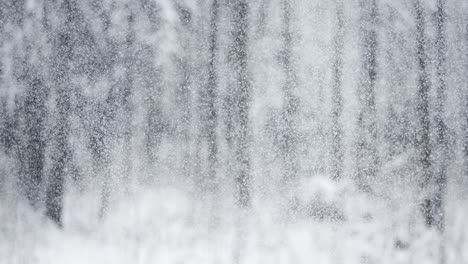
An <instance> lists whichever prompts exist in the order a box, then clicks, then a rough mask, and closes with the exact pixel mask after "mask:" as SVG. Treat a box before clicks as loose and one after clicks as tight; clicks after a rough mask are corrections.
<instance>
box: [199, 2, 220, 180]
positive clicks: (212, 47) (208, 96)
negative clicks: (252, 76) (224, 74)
mask: <svg viewBox="0 0 468 264" xmlns="http://www.w3.org/2000/svg"><path fill="white" fill-rule="evenodd" d="M218 17H219V2H218V0H213V2H212V4H211V18H210V35H209V59H208V84H207V86H206V92H205V94H204V95H203V96H202V100H203V101H202V103H203V108H204V112H205V113H204V125H205V131H204V132H205V133H204V134H205V138H206V140H207V142H208V185H210V187H211V188H214V187H215V186H214V185H215V182H216V180H217V179H216V167H217V163H218V157H217V155H218V144H217V136H216V128H217V125H218V114H217V111H216V98H217V86H218V76H217V72H216V59H217V56H218Z"/></svg>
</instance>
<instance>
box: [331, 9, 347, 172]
mask: <svg viewBox="0 0 468 264" xmlns="http://www.w3.org/2000/svg"><path fill="white" fill-rule="evenodd" d="M335 2H336V5H337V6H336V20H337V21H336V26H337V29H336V35H335V38H334V40H333V48H334V62H333V87H332V142H331V145H332V155H333V156H332V166H331V167H332V168H331V169H332V178H333V179H334V180H339V179H341V177H342V174H343V145H342V140H343V127H342V125H341V120H340V118H341V115H342V112H343V94H342V85H343V84H342V78H343V46H344V14H343V1H342V0H336V1H335Z"/></svg>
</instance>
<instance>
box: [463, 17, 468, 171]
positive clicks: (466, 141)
mask: <svg viewBox="0 0 468 264" xmlns="http://www.w3.org/2000/svg"><path fill="white" fill-rule="evenodd" d="M464 23H465V54H464V61H463V63H464V64H465V69H464V70H465V86H464V87H463V88H462V91H464V94H465V98H463V97H462V100H464V102H465V105H464V106H463V107H464V108H465V109H463V111H464V119H465V127H464V130H465V131H464V132H463V135H462V137H463V139H462V141H463V143H462V144H463V156H464V165H465V177H466V178H467V179H468V77H467V76H468V16H466V15H465V19H464Z"/></svg>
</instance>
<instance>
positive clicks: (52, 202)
mask: <svg viewBox="0 0 468 264" xmlns="http://www.w3.org/2000/svg"><path fill="white" fill-rule="evenodd" d="M59 11H60V12H61V13H62V14H63V15H64V21H63V22H62V25H61V26H60V28H59V33H58V36H57V39H56V40H55V43H54V44H55V47H54V50H55V54H54V58H53V62H52V63H53V65H52V69H53V72H54V75H53V82H54V85H55V87H56V93H57V99H56V107H57V120H56V129H55V133H54V142H53V146H54V149H53V161H52V169H51V172H50V176H49V179H48V186H47V194H46V215H47V216H49V217H50V218H51V219H52V220H53V221H55V222H56V223H57V224H58V225H59V226H61V225H62V211H63V194H64V182H65V174H66V167H67V165H68V163H69V161H70V156H71V150H70V146H69V136H70V121H69V113H70V109H71V101H70V89H73V88H72V87H71V85H70V75H71V69H70V68H71V63H72V59H73V58H72V54H73V45H74V42H75V41H76V37H77V36H76V29H77V28H76V24H75V23H76V19H77V15H78V14H77V12H78V11H77V7H76V3H75V2H74V1H73V0H64V1H63V3H62V4H61V8H60V10H59Z"/></svg>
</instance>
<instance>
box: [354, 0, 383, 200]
mask: <svg viewBox="0 0 468 264" xmlns="http://www.w3.org/2000/svg"><path fill="white" fill-rule="evenodd" d="M361 12H362V16H361V23H360V32H361V41H362V44H361V45H362V60H363V61H362V63H363V64H362V70H363V71H362V73H361V76H360V89H359V92H358V93H359V105H360V110H359V114H358V127H357V129H358V135H357V136H358V142H357V146H356V147H357V149H356V152H357V179H356V180H357V185H358V186H359V188H360V189H361V190H364V191H367V192H370V191H371V188H370V186H369V185H370V183H371V182H372V181H373V180H374V178H375V176H376V174H377V172H378V169H379V157H378V150H377V144H378V142H377V124H376V121H377V120H376V119H377V116H376V115H377V113H376V111H377V110H376V105H375V85H376V81H377V45H378V43H377V20H378V10H377V0H371V1H361Z"/></svg>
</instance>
